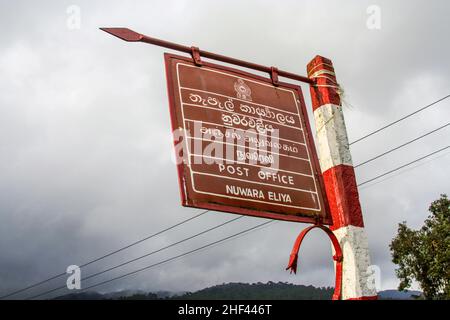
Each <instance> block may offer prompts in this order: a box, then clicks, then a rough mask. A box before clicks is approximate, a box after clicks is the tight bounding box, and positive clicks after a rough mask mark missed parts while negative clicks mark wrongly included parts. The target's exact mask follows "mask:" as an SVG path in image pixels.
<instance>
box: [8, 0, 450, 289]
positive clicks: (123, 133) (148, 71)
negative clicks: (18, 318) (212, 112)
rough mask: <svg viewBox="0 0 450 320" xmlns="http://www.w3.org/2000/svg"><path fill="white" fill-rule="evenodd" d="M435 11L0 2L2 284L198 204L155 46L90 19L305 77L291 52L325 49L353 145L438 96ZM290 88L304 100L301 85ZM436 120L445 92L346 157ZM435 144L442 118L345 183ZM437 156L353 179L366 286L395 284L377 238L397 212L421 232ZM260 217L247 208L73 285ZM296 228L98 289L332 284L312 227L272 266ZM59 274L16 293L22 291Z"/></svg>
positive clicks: (439, 50)
mask: <svg viewBox="0 0 450 320" xmlns="http://www.w3.org/2000/svg"><path fill="white" fill-rule="evenodd" d="M370 5H377V6H378V8H379V9H380V10H381V11H380V12H381V21H380V27H381V28H380V29H369V28H368V27H367V20H368V19H369V17H370V15H369V14H367V8H368V7H369V6H370ZM449 10H450V4H449V3H448V1H437V0H436V1H433V2H432V3H430V2H426V1H360V0H358V1H356V0H354V1H345V2H344V1H341V2H337V1H287V0H286V1H230V0H228V1H183V0H179V1H168V0H164V1H133V2H127V3H125V2H124V1H81V0H75V1H39V2H32V1H7V0H0V27H1V29H0V30H1V31H0V32H1V35H2V37H1V42H0V75H1V76H0V257H1V259H0V295H1V294H5V293H8V292H10V291H12V290H16V289H19V288H22V287H24V286H27V285H29V284H31V283H34V282H37V281H40V280H43V279H46V278H48V277H49V276H52V275H54V274H58V273H61V272H64V271H65V270H66V268H67V266H69V265H72V264H76V265H80V264H83V263H84V262H87V261H89V260H91V259H93V258H96V257H98V256H100V255H102V254H104V253H107V252H109V251H111V250H114V249H117V248H119V247H121V246H123V245H126V244H128V243H130V242H133V241H135V240H138V239H140V238H143V237H145V236H148V235H150V234H152V233H154V232H157V231H159V230H161V229H163V228H165V227H167V226H170V225H172V224H174V223H176V222H179V221H181V220H183V219H186V218H187V217H191V216H194V215H195V214H198V213H199V212H200V210H197V209H192V208H183V207H181V206H180V199H179V192H178V181H177V173H176V167H175V165H174V164H173V163H172V161H171V155H172V143H171V130H170V120H169V111H168V102H167V95H166V88H165V72H164V65H163V52H164V49H162V48H159V47H154V46H150V45H145V44H138V43H126V42H123V41H120V40H118V39H116V38H114V37H112V36H109V35H107V34H105V33H104V32H101V31H99V30H98V28H99V27H102V26H110V27H112V26H124V27H129V28H131V29H134V30H136V31H138V32H141V33H144V34H147V35H151V36H154V37H157V38H162V39H166V40H170V41H174V42H178V43H182V44H186V45H197V46H199V47H200V48H203V49H205V50H208V51H213V52H218V53H222V54H225V55H229V56H233V57H236V58H241V59H244V60H250V61H254V62H256V63H260V64H264V65H268V66H271V65H274V66H277V67H278V68H280V69H283V70H289V71H291V72H295V73H299V74H306V71H305V69H306V64H307V63H308V62H309V61H310V60H311V59H312V58H313V57H314V56H315V55H317V54H320V55H323V56H325V57H328V58H330V59H332V60H333V62H334V65H335V68H336V73H337V78H338V81H339V82H340V83H341V85H342V87H343V88H344V90H345V95H346V97H345V101H346V104H345V105H344V113H345V117H346V122H347V129H348V135H349V139H350V141H352V140H355V139H357V138H359V137H360V136H362V135H364V134H366V133H368V132H370V131H372V130H374V129H377V128H378V127H380V126H382V125H383V124H386V123H388V122H390V121H393V120H395V119H397V118H400V117H401V116H403V115H405V114H408V113H410V112H412V111H414V110H416V109H418V108H420V107H422V106H424V105H426V104H428V103H431V102H433V101H435V100H437V99H439V98H442V97H444V96H446V95H448V94H449V93H450V64H449V63H448V57H449V56H450V44H449V43H448V41H447V37H448V34H450V23H449V22H448V12H449ZM77 13H79V16H77ZM74 14H75V16H74ZM78 22H79V24H78ZM302 87H303V92H304V94H305V99H306V101H307V105H308V109H309V111H311V109H310V102H309V99H310V97H309V93H308V88H307V86H304V85H302ZM449 118H450V99H447V100H445V101H443V102H441V103H439V104H437V105H435V106H433V107H431V108H429V109H427V110H426V111H424V112H421V113H419V114H417V115H415V116H413V117H411V118H409V119H408V120H405V121H403V122H401V123H399V124H398V125H396V126H393V127H391V128H389V129H387V130H384V131H383V132H381V133H380V134H378V135H376V136H373V137H371V138H368V139H365V140H364V141H363V142H360V143H357V144H354V145H352V148H351V151H352V154H353V160H354V163H355V164H357V163H360V162H362V161H364V160H366V159H368V158H370V157H372V156H375V155H377V154H379V153H382V152H384V151H386V150H388V149H389V148H391V147H395V146H397V145H399V144H401V143H403V142H406V141H408V140H409V139H412V138H414V137H416V136H419V135H421V134H423V133H425V132H428V131H430V130H432V129H435V128H437V127H439V126H441V125H444V124H445V123H447V122H448V119H449ZM449 140H450V130H449V127H447V128H446V129H444V130H441V131H439V132H437V133H435V134H433V135H430V136H428V137H426V138H424V139H422V140H420V141H418V142H416V143H414V144H411V145H409V146H408V147H405V148H402V149H401V150H398V151H396V152H394V153H392V154H390V155H388V156H386V157H384V158H381V159H379V160H377V161H374V162H372V163H370V164H368V165H365V166H363V167H361V168H358V169H356V174H357V179H358V181H359V182H363V181H365V180H367V179H370V178H372V177H374V176H376V175H378V174H381V173H383V172H385V171H388V170H390V169H393V168H395V167H397V166H399V165H401V164H404V163H406V162H409V161H411V160H414V159H416V158H419V157H421V156H423V155H426V154H427V153H430V152H432V151H434V150H437V149H439V148H442V147H445V146H447V145H448V144H449ZM449 160H450V157H449V152H448V149H447V151H445V152H443V153H440V154H438V155H436V156H433V157H430V158H428V159H426V160H424V161H422V162H420V163H418V164H416V165H414V166H412V167H408V168H406V169H404V170H401V171H399V172H396V173H395V174H393V175H390V176H387V177H385V178H384V179H380V180H377V181H375V182H374V183H372V184H368V185H365V186H364V187H362V188H361V190H360V200H361V204H362V207H363V213H364V219H365V223H366V229H367V233H368V238H369V245H370V250H371V259H372V263H373V264H374V265H376V266H378V268H379V270H380V273H379V276H380V280H381V289H388V288H395V287H396V286H397V284H398V281H397V279H396V278H395V273H394V269H395V266H394V265H393V264H392V263H391V261H390V253H389V249H388V244H389V242H390V240H391V239H392V237H393V236H394V235H395V233H396V228H397V224H398V223H399V222H401V221H403V220H407V221H408V224H409V225H410V226H412V227H418V226H420V225H421V223H422V222H423V220H424V219H425V218H426V217H427V215H428V212H427V208H428V205H429V204H430V202H431V201H433V200H435V199H437V198H438V197H439V195H440V193H448V192H449V186H450V183H449V181H450V174H449V169H448V167H449ZM234 217H235V216H233V215H230V214H225V213H216V212H210V213H208V214H206V215H203V216H202V217H200V218H198V219H196V220H194V221H192V222H190V223H187V224H185V225H183V226H181V227H180V228H177V229H174V230H171V231H170V232H167V233H164V234H163V235H161V236H159V237H156V238H153V239H151V240H149V241H146V242H144V243H142V244H140V245H137V246H134V247H133V248H131V249H129V250H127V251H124V252H122V253H120V254H118V255H116V256H113V257H111V258H108V259H105V260H102V261H100V262H98V263H96V264H93V265H90V266H89V267H87V268H86V269H83V271H82V276H87V275H89V274H91V273H94V272H96V271H100V270H103V269H105V268H106V267H108V266H112V265H114V264H117V263H119V262H123V261H126V260H128V259H131V258H134V257H137V256H139V255H141V254H144V253H146V252H149V251H152V250H154V249H157V248H159V247H161V246H164V245H167V244H170V243H172V242H175V241H177V240H180V239H183V238H184V237H186V236H189V235H191V234H193V233H195V232H199V231H202V230H204V229H206V228H208V227H212V226H214V225H217V224H219V223H221V222H224V221H227V220H229V219H231V218H234ZM263 221H264V220H263V219H258V218H251V217H245V218H243V219H240V220H239V221H238V222H234V223H230V224H229V225H227V226H226V227H224V228H221V229H219V230H215V231H214V232H211V233H208V234H205V235H203V236H201V237H199V238H196V239H194V240H192V241H189V242H186V243H183V244H182V245H180V246H177V247H174V248H171V249H170V250H166V251H164V252H161V253H159V254H157V255H153V256H151V257H148V258H146V259H143V260H141V261H138V262H136V263H133V264H130V265H128V266H126V267H123V268H120V269H117V270H114V271H112V272H109V273H106V274H104V275H102V276H99V277H97V278H93V279H90V280H87V281H86V282H83V283H82V286H84V287H86V286H89V285H91V284H95V283H97V282H100V281H103V280H107V279H109V278H112V277H114V276H117V275H121V274H123V273H125V272H127V271H132V270H134V269H138V268H139V267H142V266H146V265H149V264H152V263H155V262H158V261H161V260H164V259H165V258H169V257H171V256H174V255H177V254H179V253H182V252H185V251H187V250H190V249H193V248H196V247H198V246H201V245H203V244H206V243H208V242H211V241H214V240H217V239H220V238H221V237H225V236H227V235H231V234H233V233H235V232H238V231H240V230H243V229H245V228H248V227H251V226H254V225H257V224H258V223H261V222H263ZM305 226H306V225H304V224H296V223H287V222H277V223H274V224H270V225H269V226H268V227H267V228H264V229H263V230H258V231H254V232H252V233H250V234H248V235H246V236H243V237H240V238H238V239H235V240H230V241H227V242H225V243H224V244H221V245H218V246H214V247H213V248H209V249H205V250H203V251H201V252H198V253H195V254H193V255H190V256H188V257H185V258H183V259H180V260H176V261H173V262H171V263H168V264H165V265H163V266H159V267H156V268H153V269H150V270H148V271H145V272H142V273H139V274H137V275H134V276H130V277H127V278H123V279H120V280H118V281H115V282H111V283H109V284H108V285H104V286H101V287H98V288H96V289H97V290H100V291H112V290H122V289H143V290H152V291H157V290H173V291H181V290H190V291H192V290H197V289H201V288H204V287H206V286H211V285H214V284H221V283H224V282H236V281H240V282H258V281H260V282H267V281H275V282H276V281H288V282H292V283H298V284H312V285H315V286H326V285H332V284H333V281H334V272H333V268H332V262H331V252H330V245H329V242H328V240H327V238H326V236H324V235H322V234H321V233H320V232H313V233H312V234H311V236H310V237H309V238H308V239H307V240H306V241H305V243H304V247H302V249H301V250H302V251H301V255H300V265H299V273H298V274H297V275H291V274H289V273H288V272H286V271H285V270H284V269H285V266H286V264H287V261H288V258H289V253H290V249H291V246H292V244H293V241H294V240H295V237H296V236H297V234H298V232H300V231H301V230H302V228H304V227H305ZM65 280H66V278H60V279H57V280H55V281H52V282H50V283H47V284H46V285H43V286H40V287H38V288H35V289H33V290H29V291H27V292H26V293H23V294H21V295H17V296H15V297H27V296H30V295H33V294H37V293H39V292H41V291H43V290H45V289H51V288H53V287H56V286H60V285H63V284H64V283H65ZM64 292H65V291H64V290H61V291H58V292H57V293H58V294H61V293H64ZM51 296H52V295H48V296H46V297H51Z"/></svg>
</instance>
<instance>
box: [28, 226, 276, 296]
mask: <svg viewBox="0 0 450 320" xmlns="http://www.w3.org/2000/svg"><path fill="white" fill-rule="evenodd" d="M272 222H273V220H271V221H266V222H263V223H260V224H258V225H256V226H253V227H250V228H247V229H245V230H243V231H240V232H238V233H235V234H232V235H230V236H227V237H225V238H222V239H220V240H216V241H213V242H210V243H208V244H206V245H203V246H201V247H198V248H196V249H193V250H189V251H187V252H184V253H181V254H179V255H176V256H173V257H171V258H168V259H165V260H162V261H160V262H157V263H154V264H151V265H148V266H146V267H143V268H140V269H137V270H134V271H131V272H127V273H125V274H123V275H120V276H118V277H114V278H112V279H109V280H105V281H102V282H99V283H96V284H94V285H91V286H88V287H86V288H83V289H81V290H80V291H85V290H89V289H92V288H94V287H97V286H100V285H103V284H106V283H109V282H112V281H115V280H118V279H122V278H124V277H127V276H129V275H132V274H136V273H138V272H141V271H144V270H147V269H150V268H153V267H156V266H159V265H162V264H164V263H167V262H170V261H173V260H176V259H179V258H181V257H184V256H187V255H189V254H192V253H194V252H197V251H200V250H203V249H206V248H208V247H211V246H213V245H216V244H219V243H221V242H224V241H226V240H229V239H232V238H234V237H237V236H239V235H241V234H244V233H246V232H250V231H252V230H255V229H257V228H259V227H262V226H264V225H266V224H269V223H272ZM53 291H56V290H54V289H52V290H49V291H46V292H44V293H41V294H38V295H35V296H32V297H30V298H28V299H29V300H31V299H35V298H37V297H40V296H43V295H45V294H48V293H51V292H53ZM28 299H27V300H28Z"/></svg>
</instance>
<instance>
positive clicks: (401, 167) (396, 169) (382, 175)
mask: <svg viewBox="0 0 450 320" xmlns="http://www.w3.org/2000/svg"><path fill="white" fill-rule="evenodd" d="M448 148H450V146H446V147H444V148H441V149H439V150H436V151H433V152H431V153H429V154H427V155H425V156H423V157H420V158H418V159H416V160H413V161H411V162H408V163H406V164H404V165H401V166H400V167H397V168H395V169H392V170H389V171H387V172H385V173H383V174H380V175H378V176H376V177H373V178H371V179H369V180H366V181H364V182H362V183H360V184H358V187H359V186H362V185H365V184H367V183H369V182H371V181H374V180H376V179H379V178H381V177H384V176H386V175H388V174H390V173H393V172H395V171H398V170H400V169H403V168H405V167H407V166H410V165H412V164H413V163H416V162H418V161H420V160H423V159H425V158H428V157H429V156H432V155H434V154H436V153H439V152H441V151H444V150H446V149H448Z"/></svg>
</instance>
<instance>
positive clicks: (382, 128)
mask: <svg viewBox="0 0 450 320" xmlns="http://www.w3.org/2000/svg"><path fill="white" fill-rule="evenodd" d="M449 97H450V94H449V95H447V96H445V97H443V98H441V99H439V100H436V101H434V102H432V103H430V104H428V105H426V106H424V107H422V108H420V109H418V110H416V111H414V112H412V113H409V114H407V115H406V116H404V117H401V118H400V119H398V120H395V121H393V122H391V123H388V124H387V125H385V126H383V127H381V128H379V129H377V130H375V131H372V132H371V133H369V134H366V135H365V136H362V137H361V138H359V139H356V140H355V141H353V142H351V143H350V145H352V144H354V143H357V142H359V141H361V140H364V139H366V138H368V137H370V136H372V135H374V134H376V133H378V132H380V131H382V130H384V129H386V128H389V127H390V126H393V125H394V124H396V123H399V122H400V121H403V120H405V119H407V118H409V117H411V116H413V115H415V114H417V113H419V112H421V111H423V110H425V109H428V108H429V107H431V106H434V105H435V104H437V103H439V102H441V101H443V100H445V99H447V98H449Z"/></svg>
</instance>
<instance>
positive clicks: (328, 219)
mask: <svg viewBox="0 0 450 320" xmlns="http://www.w3.org/2000/svg"><path fill="white" fill-rule="evenodd" d="M172 59H176V60H182V61H184V62H188V63H191V64H193V65H195V61H194V59H193V58H192V57H186V56H180V55H176V54H172V53H164V62H165V71H166V82H167V83H166V85H167V94H168V98H169V111H170V120H171V127H172V132H173V131H174V130H176V129H178V127H179V122H178V119H177V116H176V113H177V112H176V103H175V90H174V87H173V86H172V83H173V80H174V77H173V75H172V72H171V70H170V67H171V60H172ZM203 66H205V67H210V68H213V69H219V70H222V71H225V72H231V73H234V74H237V75H242V76H244V77H248V78H251V79H254V80H257V81H261V82H266V83H269V84H273V82H272V79H270V78H264V77H262V76H259V75H256V74H252V73H249V72H246V71H243V70H240V69H235V68H231V67H228V66H224V65H218V64H215V63H210V62H205V61H202V65H201V67H203ZM278 86H279V87H283V88H288V89H291V90H294V91H296V93H297V94H298V97H299V100H300V112H301V114H302V116H303V121H304V124H305V127H306V131H305V138H306V139H307V140H308V144H309V147H310V151H311V154H310V157H311V166H312V168H313V171H314V175H315V178H316V180H317V183H318V184H319V186H320V191H321V192H320V193H321V195H322V199H323V205H324V212H325V217H322V216H312V215H311V216H295V215H289V214H283V213H275V212H269V211H260V210H255V209H247V208H241V207H237V206H230V205H225V204H215V203H210V202H196V203H195V204H191V203H190V202H189V201H188V197H187V194H186V190H185V187H184V184H185V181H184V179H183V177H184V176H185V166H186V164H185V163H183V162H182V163H179V164H177V172H178V184H179V192H180V195H181V205H182V206H184V207H193V208H200V209H206V210H214V211H220V212H226V213H231V214H240V215H247V216H253V217H259V218H265V219H275V220H282V221H290V222H301V223H313V224H316V223H320V224H324V225H332V224H333V221H332V216H331V211H330V206H329V203H328V198H327V195H326V189H325V183H324V179H323V175H322V172H321V170H320V164H319V160H318V157H317V150H316V146H315V143H314V139H313V138H312V131H311V126H310V123H309V118H308V112H307V110H306V103H305V100H304V97H303V94H302V91H301V87H300V86H298V85H294V84H291V83H286V82H281V81H279V82H278ZM174 145H176V141H174ZM244 200H245V199H244Z"/></svg>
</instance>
